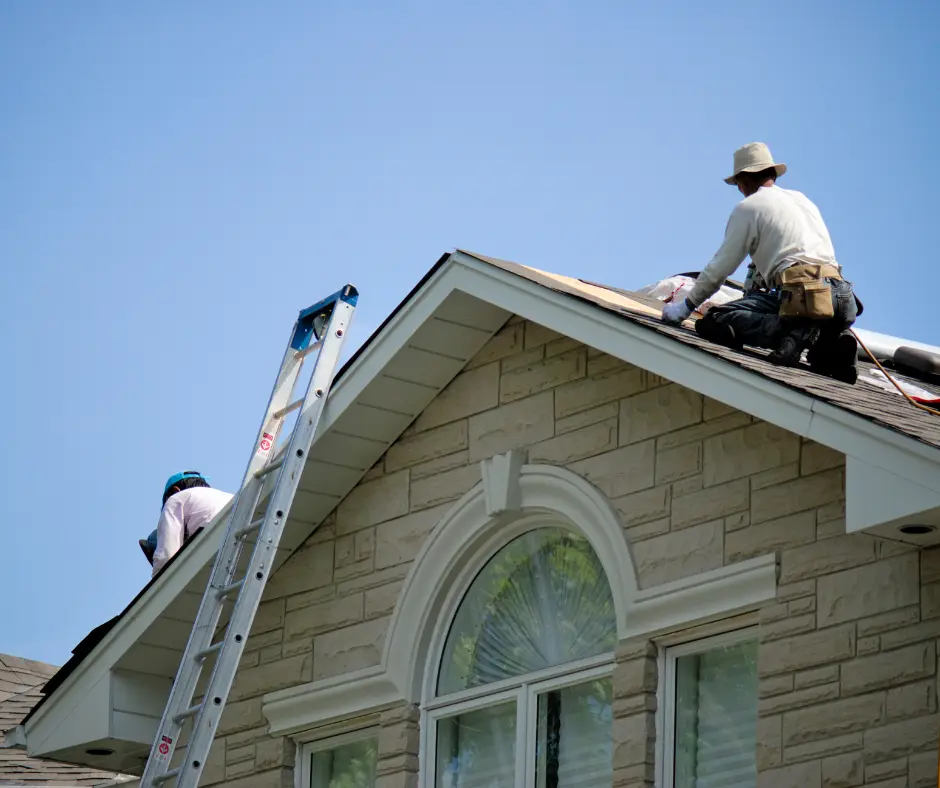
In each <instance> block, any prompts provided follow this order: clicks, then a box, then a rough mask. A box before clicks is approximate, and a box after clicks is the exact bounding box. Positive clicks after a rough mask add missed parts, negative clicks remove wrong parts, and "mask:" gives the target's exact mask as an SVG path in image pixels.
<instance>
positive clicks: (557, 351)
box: [545, 337, 587, 358]
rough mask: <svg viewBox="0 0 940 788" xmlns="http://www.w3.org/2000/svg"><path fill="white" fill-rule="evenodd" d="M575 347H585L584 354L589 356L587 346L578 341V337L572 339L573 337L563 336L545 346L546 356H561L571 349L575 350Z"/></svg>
mask: <svg viewBox="0 0 940 788" xmlns="http://www.w3.org/2000/svg"><path fill="white" fill-rule="evenodd" d="M575 348H583V349H584V356H585V358H587V347H586V346H585V345H582V344H581V343H580V342H578V340H577V339H572V338H571V337H562V338H561V339H555V340H553V341H551V342H549V343H548V344H547V345H546V346H545V358H551V357H552V356H560V355H561V354H562V353H567V352H568V351H569V350H574V349H575Z"/></svg>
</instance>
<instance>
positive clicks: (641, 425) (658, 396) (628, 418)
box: [620, 384, 702, 445]
mask: <svg viewBox="0 0 940 788" xmlns="http://www.w3.org/2000/svg"><path fill="white" fill-rule="evenodd" d="M701 420H702V395H701V394H699V393H698V392H697V391H692V389H687V388H685V387H684V386H679V385H676V384H671V385H669V386H663V387H662V388H657V389H654V390H653V391H647V392H644V393H642V394H636V395H634V396H632V397H628V398H627V399H625V400H622V401H621V403H620V443H621V445H624V444H628V443H637V442H639V441H643V440H647V439H649V438H655V437H656V436H657V435H662V434H664V433H667V432H672V431H673V430H679V429H682V428H683V427H688V426H689V425H691V424H697V423H698V422H700V421H701Z"/></svg>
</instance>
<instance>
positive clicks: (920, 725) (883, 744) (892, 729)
mask: <svg viewBox="0 0 940 788" xmlns="http://www.w3.org/2000/svg"><path fill="white" fill-rule="evenodd" d="M938 724H940V718H938V717H937V716H936V715H932V716H930V717H915V718H914V719H911V720H904V721H903V722H892V723H889V724H887V725H882V726H880V727H877V728H874V727H873V728H872V729H871V730H867V731H865V761H866V763H879V762H881V761H890V760H892V759H893V758H900V757H902V756H904V755H911V754H913V753H915V752H924V751H927V750H931V751H933V752H936V750H937V730H938Z"/></svg>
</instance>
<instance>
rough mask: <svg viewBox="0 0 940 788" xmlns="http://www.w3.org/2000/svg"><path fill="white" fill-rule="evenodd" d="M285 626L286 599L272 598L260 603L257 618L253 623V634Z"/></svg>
mask: <svg viewBox="0 0 940 788" xmlns="http://www.w3.org/2000/svg"><path fill="white" fill-rule="evenodd" d="M282 626H284V600H283V599H272V600H271V601H270V602H262V603H261V604H260V605H258V611H257V612H256V613H255V620H254V621H253V622H252V624H251V634H252V635H259V634H261V633H262V632H270V631H271V630H273V629H280V628H281V627H282Z"/></svg>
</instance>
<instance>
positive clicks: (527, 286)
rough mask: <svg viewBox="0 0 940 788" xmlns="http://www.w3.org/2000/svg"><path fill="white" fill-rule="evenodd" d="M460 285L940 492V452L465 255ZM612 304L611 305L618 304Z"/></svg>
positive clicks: (457, 257)
mask: <svg viewBox="0 0 940 788" xmlns="http://www.w3.org/2000/svg"><path fill="white" fill-rule="evenodd" d="M454 260H455V262H458V263H459V268H460V271H461V273H462V276H461V277H460V280H459V282H458V285H457V286H458V287H459V288H460V289H461V290H464V291H465V292H467V293H469V294H471V295H475V296H477V297H478V298H481V299H483V300H486V301H489V302H490V303H492V304H495V305H496V306H500V307H502V308H503V309H505V310H507V311H509V312H512V313H514V314H518V315H521V316H522V317H525V318H527V319H529V320H533V321H535V322H536V323H540V324H542V325H544V326H546V327H548V328H551V329H552V330H554V331H558V332H559V333H562V334H564V335H566V336H569V337H571V338H573V339H576V340H578V341H580V342H583V343H584V344H586V345H590V346H591V347H594V348H597V349H598V350H600V351H602V352H604V353H608V354H610V355H612V356H615V357H617V358H620V359H622V360H624V361H627V362H629V363H631V364H635V365H636V366H638V367H642V368H643V369H647V370H649V371H650V372H653V373H655V374H657V375H661V376H662V377H664V378H667V379H668V380H672V381H675V382H676V383H679V384H680V385H683V386H686V387H688V388H690V389H693V390H695V391H698V392H700V393H702V394H704V395H706V396H708V397H711V398H712V399H715V400H718V401H719V402H723V403H725V404H727V405H730V406H731V407H734V408H737V409H738V410H742V411H744V412H745V413H750V414H752V415H754V416H757V417H758V418H760V419H762V420H764V421H766V422H768V423H770V424H774V425H776V426H778V427H781V428H783V429H785V430H789V431H790V432H793V433H796V434H797V435H802V436H804V437H807V438H810V439H812V440H814V441H817V442H818V443H821V444H823V445H826V446H829V447H830V448H832V449H834V450H836V451H838V452H841V453H843V454H845V455H848V456H855V457H864V458H865V459H866V461H868V462H871V463H873V464H875V465H877V466H878V467H880V468H883V469H885V470H890V471H891V472H893V473H896V474H898V475H901V476H903V477H905V478H908V479H910V480H911V481H913V482H915V483H917V484H919V485H921V486H923V487H927V488H928V489H932V490H937V491H940V449H937V448H935V447H932V446H928V445H927V444H924V443H921V442H920V441H918V440H915V439H914V438H911V437H908V436H906V435H903V434H901V433H898V432H896V431H894V430H891V429H889V428H887V427H882V426H880V425H877V424H874V423H872V422H871V421H869V420H867V419H865V418H863V417H861V416H857V415H855V414H852V413H849V412H847V411H844V410H842V409H840V408H838V407H836V406H834V405H830V404H828V403H825V402H821V401H820V400H817V399H815V398H813V397H811V396H809V395H808V394H804V393H802V392H799V391H795V390H793V389H790V388H787V387H786V386H784V385H783V384H781V383H775V382H774V381H772V380H769V379H768V378H764V377H762V376H761V375H759V374H757V373H754V372H750V371H748V370H745V369H742V368H740V367H737V366H735V365H734V364H731V363H728V362H726V361H724V360H722V359H720V358H717V357H715V356H711V355H709V354H708V353H703V352H702V351H700V350H698V349H697V348H694V347H691V346H689V345H685V344H683V343H681V342H677V341H676V340H674V339H672V338H671V337H669V336H666V335H664V334H659V333H657V332H656V331H651V330H650V329H648V328H645V327H644V326H641V325H638V324H636V323H632V322H631V321H629V320H627V319H624V318H621V317H618V316H617V315H615V314H612V313H610V312H606V311H605V310H603V309H601V308H598V307H594V306H592V305H590V304H587V303H585V302H583V301H580V300H578V299H577V298H575V297H573V296H570V295H567V294H565V293H561V292H558V291H556V290H551V289H549V288H546V287H544V286H542V285H539V284H537V283H535V282H531V281H529V280H527V279H525V278H523V277H521V276H517V275H515V274H512V273H510V272H508V271H505V270H503V269H501V268H497V267H496V266H493V265H489V264H488V263H484V262H482V261H479V260H475V259H474V258H473V257H470V256H468V255H465V254H461V253H457V254H455V255H454ZM612 306H613V305H612Z"/></svg>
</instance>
